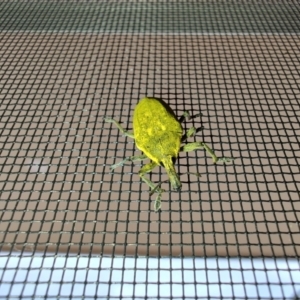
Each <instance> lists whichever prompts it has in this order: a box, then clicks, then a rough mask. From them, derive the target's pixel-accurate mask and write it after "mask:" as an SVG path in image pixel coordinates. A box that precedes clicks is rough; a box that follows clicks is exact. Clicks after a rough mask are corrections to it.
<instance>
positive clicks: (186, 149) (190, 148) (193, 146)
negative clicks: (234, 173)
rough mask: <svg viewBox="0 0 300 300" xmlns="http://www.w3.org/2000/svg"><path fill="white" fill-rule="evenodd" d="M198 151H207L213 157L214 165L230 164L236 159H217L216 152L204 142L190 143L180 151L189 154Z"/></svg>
mask: <svg viewBox="0 0 300 300" xmlns="http://www.w3.org/2000/svg"><path fill="white" fill-rule="evenodd" d="M197 149H205V150H206V152H207V153H208V154H209V155H210V156H211V158H212V160H213V162H214V163H217V162H225V163H226V162H230V161H233V160H234V158H232V157H217V156H216V154H215V153H214V151H213V150H212V149H211V148H209V147H208V146H207V145H206V144H205V143H203V142H194V143H188V144H186V145H184V146H182V147H181V148H180V151H184V152H189V151H194V150H197Z"/></svg>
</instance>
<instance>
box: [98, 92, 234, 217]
mask: <svg viewBox="0 0 300 300" xmlns="http://www.w3.org/2000/svg"><path fill="white" fill-rule="evenodd" d="M188 118H189V113H188V112H185V113H184V115H183V117H182V118H181V119H188ZM104 120H105V121H106V122H110V123H114V124H115V125H116V126H117V128H119V130H120V131H121V132H122V133H123V134H124V135H125V136H128V137H130V138H133V139H134V140H135V144H136V146H137V148H138V149H139V150H141V151H142V153H143V154H142V155H138V156H130V157H127V158H125V159H124V160H122V161H120V162H119V163H117V164H114V165H112V166H111V169H112V170H113V169H115V168H117V167H119V166H122V165H123V164H124V163H125V162H127V161H138V160H144V159H146V158H149V159H150V163H148V164H146V165H144V166H143V167H142V168H141V170H140V171H139V176H140V177H141V179H142V180H143V181H144V182H145V183H146V184H147V185H148V186H149V187H150V188H151V194H153V193H155V192H156V193H158V196H157V197H156V199H155V203H154V210H155V211H159V210H160V209H161V195H162V193H163V192H165V190H163V189H162V188H160V184H155V183H154V182H152V181H151V180H150V179H148V178H146V177H145V175H146V174H147V173H149V172H151V171H152V170H153V169H154V168H155V167H156V166H162V167H164V168H165V169H166V172H167V174H168V177H169V180H170V183H171V187H172V189H173V190H176V191H179V190H180V189H181V182H180V179H179V176H178V174H177V172H176V170H175V168H174V163H175V161H176V159H177V157H178V154H179V152H181V151H183V152H189V151H194V150H197V149H205V150H206V151H207V153H208V154H209V155H210V156H211V157H212V160H213V162H214V163H217V162H223V163H226V162H230V161H233V160H234V158H230V157H221V158H219V157H217V156H216V155H215V153H214V151H213V150H212V149H211V148H210V147H208V146H207V145H206V144H205V143H204V142H192V143H187V144H185V145H182V142H184V141H185V140H186V139H187V138H189V137H191V136H193V135H194V134H195V133H196V128H195V127H192V128H190V129H189V130H188V131H187V133H186V134H185V135H183V129H182V126H181V122H180V121H178V120H177V118H176V116H175V114H174V112H173V110H172V109H171V108H170V106H169V105H168V104H167V103H165V102H164V101H163V100H161V99H158V98H149V97H145V98H143V99H141V100H140V101H139V102H138V104H137V105H136V107H135V109H134V114H133V133H130V132H128V131H126V130H125V129H124V128H123V127H122V126H121V125H120V123H119V122H117V121H116V120H115V119H112V118H109V117H105V118H104Z"/></svg>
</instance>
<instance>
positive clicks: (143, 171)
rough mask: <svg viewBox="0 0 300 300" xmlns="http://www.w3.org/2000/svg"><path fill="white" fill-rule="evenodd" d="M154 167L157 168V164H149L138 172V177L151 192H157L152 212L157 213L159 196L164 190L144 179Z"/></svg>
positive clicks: (159, 203)
mask: <svg viewBox="0 0 300 300" xmlns="http://www.w3.org/2000/svg"><path fill="white" fill-rule="evenodd" d="M156 166H158V165H157V163H155V162H150V163H149V164H147V165H145V166H143V167H142V168H141V170H140V171H139V175H140V177H141V179H142V180H143V181H144V182H145V183H147V185H148V186H149V187H150V188H151V190H155V192H158V196H157V197H156V199H155V202H154V210H155V211H159V210H160V208H161V195H162V193H163V192H164V191H165V190H163V189H161V188H159V187H157V185H156V184H155V183H154V182H152V181H151V180H150V179H148V178H146V177H145V174H147V173H149V172H151V171H152V170H153V169H154V168H155V167H156Z"/></svg>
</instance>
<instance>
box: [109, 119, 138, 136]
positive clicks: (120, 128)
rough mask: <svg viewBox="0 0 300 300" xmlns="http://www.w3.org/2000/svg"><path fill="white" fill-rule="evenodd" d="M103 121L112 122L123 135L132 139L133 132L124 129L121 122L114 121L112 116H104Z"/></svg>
mask: <svg viewBox="0 0 300 300" xmlns="http://www.w3.org/2000/svg"><path fill="white" fill-rule="evenodd" d="M104 121H105V122H107V123H114V124H115V125H116V126H117V127H118V128H119V130H120V131H121V132H122V133H123V134H124V135H125V136H128V137H130V138H132V139H134V135H133V133H131V132H128V131H127V130H125V129H124V128H123V127H122V126H121V124H120V123H119V122H118V121H116V120H115V119H112V118H109V117H105V118H104Z"/></svg>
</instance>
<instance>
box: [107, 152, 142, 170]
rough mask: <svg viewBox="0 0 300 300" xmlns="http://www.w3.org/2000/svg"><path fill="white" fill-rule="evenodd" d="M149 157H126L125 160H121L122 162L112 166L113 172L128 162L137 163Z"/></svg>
mask: <svg viewBox="0 0 300 300" xmlns="http://www.w3.org/2000/svg"><path fill="white" fill-rule="evenodd" d="M146 158H147V156H146V155H139V156H129V157H126V158H125V159H123V160H121V161H120V162H118V163H116V164H114V165H112V166H111V167H110V168H111V169H112V170H114V169H116V168H117V167H120V166H123V165H124V163H126V162H127V161H137V160H143V159H146Z"/></svg>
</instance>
